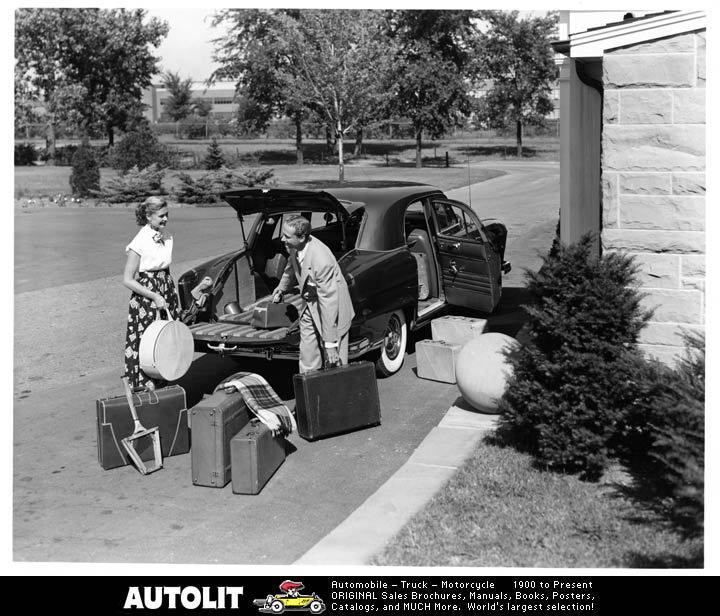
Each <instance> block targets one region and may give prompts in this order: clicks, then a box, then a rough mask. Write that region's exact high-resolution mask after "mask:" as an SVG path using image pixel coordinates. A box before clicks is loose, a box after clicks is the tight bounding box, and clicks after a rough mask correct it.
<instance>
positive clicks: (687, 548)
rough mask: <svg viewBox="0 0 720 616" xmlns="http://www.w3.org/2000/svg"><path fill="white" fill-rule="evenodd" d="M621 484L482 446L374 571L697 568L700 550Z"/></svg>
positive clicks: (609, 477) (384, 554)
mask: <svg viewBox="0 0 720 616" xmlns="http://www.w3.org/2000/svg"><path fill="white" fill-rule="evenodd" d="M619 477H620V478H623V479H622V481H617V479H618V478H619ZM624 482H625V479H624V474H622V473H617V474H616V475H612V474H608V475H607V476H606V477H605V478H604V480H602V481H601V482H600V483H588V482H583V481H580V480H579V479H577V478H576V477H572V476H566V475H559V474H556V473H551V472H544V471H541V470H538V469H536V468H534V467H533V465H532V461H531V458H530V456H528V455H525V454H521V453H518V452H517V451H515V450H513V449H510V448H501V447H498V446H495V445H493V444H491V441H489V440H488V439H486V440H485V441H484V442H482V443H481V444H480V445H479V446H478V448H477V450H476V451H475V453H474V454H473V455H472V457H471V458H470V459H469V460H468V461H467V462H466V464H465V465H464V466H463V468H462V469H461V470H459V471H458V472H457V473H456V474H455V475H454V476H453V477H452V479H451V480H450V481H449V482H448V484H447V485H446V486H445V487H444V488H443V489H442V490H441V491H440V492H438V494H437V495H436V496H435V497H434V498H433V499H432V500H431V501H430V502H429V503H428V504H427V506H426V507H425V508H424V509H423V510H422V511H420V512H419V513H418V514H417V515H416V516H415V517H414V518H413V519H412V520H411V521H410V522H409V523H408V524H407V525H406V526H405V527H404V528H403V529H402V530H401V531H400V532H399V533H398V534H397V535H396V536H395V537H394V538H393V540H392V541H391V542H390V544H389V545H388V546H386V548H385V550H384V551H383V552H382V553H381V554H379V555H377V556H376V557H375V558H374V560H373V562H372V564H374V565H383V566H462V567H553V568H569V567H583V568H603V567H621V568H688V567H689V568H700V567H702V566H703V563H702V558H703V557H702V549H703V546H702V543H701V542H700V541H695V542H683V541H682V540H681V539H680V537H679V536H678V535H677V534H676V533H674V532H673V531H671V530H670V529H668V528H666V527H665V526H664V525H663V522H662V520H661V519H659V518H658V517H657V516H656V515H654V514H653V513H651V512H650V511H648V510H644V509H642V508H641V507H640V506H639V505H638V504H637V503H635V502H634V501H631V500H630V499H628V498H627V497H625V496H624V495H623V491H622V484H623V483H624Z"/></svg>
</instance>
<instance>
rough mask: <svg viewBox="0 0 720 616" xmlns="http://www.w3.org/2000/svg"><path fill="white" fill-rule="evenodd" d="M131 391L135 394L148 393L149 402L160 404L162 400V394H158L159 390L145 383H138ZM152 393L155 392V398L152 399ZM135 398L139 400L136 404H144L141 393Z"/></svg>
mask: <svg viewBox="0 0 720 616" xmlns="http://www.w3.org/2000/svg"><path fill="white" fill-rule="evenodd" d="M131 393H132V394H133V395H134V394H142V393H147V394H148V401H147V403H148V404H159V402H160V396H158V393H157V390H155V389H148V388H147V387H145V386H144V385H138V386H137V387H133V388H132V389H131ZM152 394H155V400H153V399H152ZM133 400H137V402H135V406H142V405H143V401H142V398H141V397H140V396H139V395H137V396H135V398H133Z"/></svg>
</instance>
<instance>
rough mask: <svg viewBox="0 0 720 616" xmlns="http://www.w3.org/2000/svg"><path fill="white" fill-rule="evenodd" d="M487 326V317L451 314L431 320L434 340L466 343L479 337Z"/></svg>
mask: <svg viewBox="0 0 720 616" xmlns="http://www.w3.org/2000/svg"><path fill="white" fill-rule="evenodd" d="M486 327H487V320H486V319H476V318H473V317H458V316H451V315H448V316H444V317H440V318H438V319H433V320H432V321H431V322H430V329H431V330H432V339H433V340H444V341H445V342H450V343H453V344H465V343H466V342H467V341H468V340H470V339H472V338H477V337H479V336H480V335H482V333H483V332H484V331H485V328H486Z"/></svg>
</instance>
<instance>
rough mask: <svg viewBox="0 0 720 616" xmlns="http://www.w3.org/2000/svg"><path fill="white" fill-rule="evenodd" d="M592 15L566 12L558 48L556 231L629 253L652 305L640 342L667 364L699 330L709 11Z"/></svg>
mask: <svg viewBox="0 0 720 616" xmlns="http://www.w3.org/2000/svg"><path fill="white" fill-rule="evenodd" d="M574 13H575V14H574ZM589 13H592V12H584V13H576V12H573V11H562V12H561V40H560V41H559V42H558V43H556V44H555V45H554V47H555V50H556V52H558V53H559V54H562V55H563V56H564V58H563V60H562V63H561V67H560V185H561V190H560V202H561V214H560V221H561V222H560V226H561V239H562V240H563V241H564V242H574V241H576V240H577V239H578V238H579V237H580V236H581V235H582V234H584V233H585V232H588V231H592V232H594V233H596V234H597V236H598V238H599V243H598V250H599V251H611V250H617V251H624V252H627V253H630V254H633V255H635V257H636V259H637V262H638V264H639V265H640V266H641V280H642V291H643V292H644V293H645V294H646V295H647V297H646V299H645V300H644V301H645V304H646V305H647V306H648V307H651V308H653V309H654V310H655V313H654V316H653V318H652V320H651V322H650V323H649V324H648V326H647V327H646V328H645V330H644V331H643V333H642V336H641V340H640V342H641V346H642V348H643V350H644V351H645V352H646V353H647V354H649V355H652V356H655V357H657V358H659V359H661V360H662V361H665V362H666V363H669V364H672V363H673V362H674V361H675V359H676V358H677V357H678V355H679V354H681V353H682V351H683V349H684V346H683V340H682V336H681V334H682V332H683V331H684V330H687V331H703V332H704V329H705V277H706V258H705V253H706V249H705V242H706V238H705V185H706V167H705V164H706V145H705V117H706V115H705V78H706V72H705V65H706V56H705V49H706V39H705V33H706V25H707V24H706V21H707V18H706V15H705V13H704V12H703V11H666V12H663V13H654V14H645V15H639V14H637V13H635V14H630V13H629V14H623V13H619V14H616V16H614V17H616V18H615V19H614V20H613V19H608V16H609V15H608V13H606V12H605V13H599V12H598V14H597V15H594V16H593V15H591V14H589ZM574 18H575V21H574ZM579 20H582V25H581V26H580V27H578V21H579ZM593 21H594V23H593Z"/></svg>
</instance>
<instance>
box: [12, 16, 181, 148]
mask: <svg viewBox="0 0 720 616" xmlns="http://www.w3.org/2000/svg"><path fill="white" fill-rule="evenodd" d="M167 33H168V26H167V24H166V23H165V22H162V21H160V20H158V19H156V18H147V15H146V11H145V10H142V9H136V10H125V9H79V8H72V9H70V8H60V9H54V8H53V9H49V8H40V9H18V10H17V11H16V14H15V62H16V72H17V75H18V79H19V80H20V81H21V83H22V84H23V87H24V90H25V92H26V93H29V94H31V95H34V96H36V97H37V98H38V99H41V100H42V101H44V104H45V106H46V108H47V111H48V112H49V124H50V125H54V123H56V122H67V123H69V124H71V125H75V126H77V127H78V128H79V129H80V130H81V131H82V132H84V133H90V132H99V131H104V132H105V134H106V135H107V136H108V140H109V143H110V144H112V142H113V138H114V129H116V128H120V129H124V128H125V127H126V126H127V124H128V123H129V122H132V121H134V120H135V119H136V118H137V117H138V116H140V115H142V112H143V108H144V106H143V104H142V91H143V88H146V87H147V86H149V85H150V83H151V79H152V77H153V75H154V74H155V73H156V72H157V63H158V58H157V57H156V56H154V55H153V54H152V52H151V50H150V48H151V47H158V46H159V45H160V43H161V42H162V40H163V39H164V38H165V36H166V35H167ZM16 91H17V88H16ZM50 132H51V133H52V130H51V131H50ZM53 139H54V138H53ZM53 146H54V143H53Z"/></svg>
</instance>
